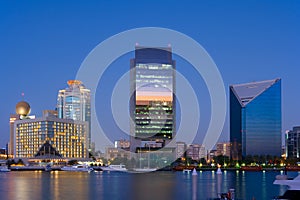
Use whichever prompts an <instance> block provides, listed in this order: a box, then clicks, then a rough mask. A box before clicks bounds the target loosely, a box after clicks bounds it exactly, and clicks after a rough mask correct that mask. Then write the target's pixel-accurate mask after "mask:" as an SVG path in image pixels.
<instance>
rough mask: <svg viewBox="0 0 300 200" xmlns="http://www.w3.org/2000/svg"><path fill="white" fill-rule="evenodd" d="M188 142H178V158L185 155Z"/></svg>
mask: <svg viewBox="0 0 300 200" xmlns="http://www.w3.org/2000/svg"><path fill="white" fill-rule="evenodd" d="M185 151H186V144H185V142H176V159H177V158H182V157H184V156H185Z"/></svg>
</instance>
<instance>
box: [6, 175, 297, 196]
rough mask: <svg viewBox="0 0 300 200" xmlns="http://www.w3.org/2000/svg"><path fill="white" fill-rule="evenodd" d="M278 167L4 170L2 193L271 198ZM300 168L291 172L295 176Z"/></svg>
mask: <svg viewBox="0 0 300 200" xmlns="http://www.w3.org/2000/svg"><path fill="white" fill-rule="evenodd" d="M278 174H280V172H236V171H224V172H223V173H222V174H221V175H218V174H216V173H215V172H211V171H203V172H198V176H192V174H191V173H189V174H186V173H182V172H156V173H149V174H127V173H114V172H110V173H107V172H97V173H91V174H88V173H84V172H51V173H48V172H9V173H0V199H1V200H2V199H8V200H10V199H13V200H14V199H22V200H23V199H24V200H35V199H55V200H56V199H57V200H58V199H193V200H196V199H208V198H214V197H217V194H218V193H223V192H227V191H228V190H229V189H230V188H234V189H235V190H236V198H238V199H252V198H253V197H255V198H256V199H272V197H274V196H277V195H280V194H283V193H284V192H285V190H286V187H285V186H278V185H273V181H274V178H275V176H276V175H278ZM297 174H298V173H289V174H288V175H289V176H291V177H295V176H297Z"/></svg>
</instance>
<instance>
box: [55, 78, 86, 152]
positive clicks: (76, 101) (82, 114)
mask: <svg viewBox="0 0 300 200" xmlns="http://www.w3.org/2000/svg"><path fill="white" fill-rule="evenodd" d="M68 85H69V87H68V88H66V89H63V90H59V92H58V98H57V112H58V117H59V118H61V119H72V120H75V121H86V122H88V131H89V132H88V144H89V149H91V94H90V90H89V89H87V88H85V86H84V85H83V84H82V82H81V81H78V80H69V81H68Z"/></svg>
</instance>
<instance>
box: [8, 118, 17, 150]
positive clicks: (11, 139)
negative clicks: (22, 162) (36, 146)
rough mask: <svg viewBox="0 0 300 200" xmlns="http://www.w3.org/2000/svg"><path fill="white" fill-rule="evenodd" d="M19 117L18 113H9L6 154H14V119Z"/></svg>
mask: <svg viewBox="0 0 300 200" xmlns="http://www.w3.org/2000/svg"><path fill="white" fill-rule="evenodd" d="M19 119H20V115H18V114H11V115H10V118H9V144H8V154H9V155H14V148H15V145H14V138H15V128H14V126H15V121H16V120H19Z"/></svg>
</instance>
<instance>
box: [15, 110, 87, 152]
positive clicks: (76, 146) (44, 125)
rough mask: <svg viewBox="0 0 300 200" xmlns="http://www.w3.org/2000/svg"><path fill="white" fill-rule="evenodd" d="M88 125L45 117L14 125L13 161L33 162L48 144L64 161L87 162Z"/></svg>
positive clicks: (49, 116) (24, 120)
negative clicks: (15, 159) (67, 159)
mask: <svg viewBox="0 0 300 200" xmlns="http://www.w3.org/2000/svg"><path fill="white" fill-rule="evenodd" d="M88 128H89V127H88V123H87V122H83V121H74V120H72V119H59V118H57V117H55V116H54V115H48V114H47V115H45V116H43V117H41V118H36V119H23V120H16V121H15V122H14V130H15V138H14V144H15V148H14V157H15V158H32V157H34V156H35V155H36V154H37V153H38V151H39V149H40V148H41V146H42V145H44V144H45V143H46V142H48V143H49V144H50V145H51V146H52V147H54V148H55V149H56V150H57V151H58V152H59V154H61V155H62V156H63V157H64V158H88V135H87V133H88Z"/></svg>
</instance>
